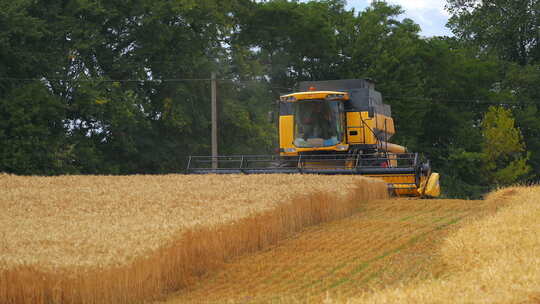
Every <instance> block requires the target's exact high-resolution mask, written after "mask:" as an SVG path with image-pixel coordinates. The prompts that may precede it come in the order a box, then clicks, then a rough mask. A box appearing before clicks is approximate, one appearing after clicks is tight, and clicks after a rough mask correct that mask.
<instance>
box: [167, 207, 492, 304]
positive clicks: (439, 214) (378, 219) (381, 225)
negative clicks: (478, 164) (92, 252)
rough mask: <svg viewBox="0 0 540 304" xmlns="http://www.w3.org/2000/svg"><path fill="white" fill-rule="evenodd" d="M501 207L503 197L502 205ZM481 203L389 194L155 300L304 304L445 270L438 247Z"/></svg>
mask: <svg viewBox="0 0 540 304" xmlns="http://www.w3.org/2000/svg"><path fill="white" fill-rule="evenodd" d="M501 204H502V202H501ZM497 209H498V206H494V205H493V203H491V205H490V204H488V203H487V202H486V201H465V200H443V199H436V200H417V199H393V200H379V201H373V202H369V203H364V204H363V205H362V207H361V209H360V210H359V211H358V213H356V214H355V215H353V216H351V217H349V218H346V219H343V220H340V221H334V222H330V223H326V224H322V225H319V226H315V227H310V228H307V229H305V230H304V231H302V232H301V233H298V234H296V235H294V236H292V237H291V238H289V239H287V240H285V241H282V242H280V243H279V244H278V245H277V246H274V247H272V248H268V249H266V250H264V251H262V252H259V253H256V254H253V255H248V256H243V257H239V258H237V259H234V260H232V261H230V262H229V263H227V264H225V265H224V267H223V268H222V269H221V270H220V271H218V272H215V273H210V274H206V275H205V276H204V277H201V278H200V280H199V281H198V282H197V283H196V284H195V285H192V286H190V287H188V288H185V289H182V290H180V291H178V292H176V293H174V294H171V295H169V296H168V297H167V298H165V299H163V300H161V301H159V302H158V303H167V304H170V303H276V302H277V303H289V302H300V303H304V302H305V303H307V302H313V301H320V300H322V299H324V298H325V297H327V296H328V295H335V296H339V297H340V298H343V297H353V296H355V295H357V294H359V293H360V292H364V291H366V290H376V289H380V288H385V287H390V286H394V285H396V284H402V283H406V282H410V281H413V280H422V279H425V278H429V277H440V276H444V275H445V264H444V263H443V262H442V261H440V260H439V258H438V256H437V249H438V247H439V246H440V244H441V242H442V241H443V240H444V238H445V237H446V235H448V233H449V232H450V231H453V230H455V229H458V228H459V227H460V225H461V223H462V222H463V220H464V219H468V218H473V217H479V216H483V215H486V214H489V213H491V212H494V211H495V210H497Z"/></svg>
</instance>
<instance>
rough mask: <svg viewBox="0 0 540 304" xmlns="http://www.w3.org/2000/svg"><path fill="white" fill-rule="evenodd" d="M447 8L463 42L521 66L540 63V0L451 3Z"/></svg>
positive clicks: (460, 0)
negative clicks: (539, 33)
mask: <svg viewBox="0 0 540 304" xmlns="http://www.w3.org/2000/svg"><path fill="white" fill-rule="evenodd" d="M447 8H448V10H449V12H450V13H451V14H452V17H451V18H450V21H449V23H448V24H449V26H450V28H451V29H452V31H453V32H454V34H456V36H457V37H459V38H460V39H461V40H463V41H467V42H470V43H471V45H474V46H475V47H476V48H477V49H479V50H481V51H491V52H495V53H496V54H497V55H499V56H501V58H503V59H505V60H508V61H511V62H516V63H519V64H521V65H525V64H528V63H538V62H539V61H540V36H539V35H538V28H539V27H540V1H538V0H490V1H476V0H448V5H447Z"/></svg>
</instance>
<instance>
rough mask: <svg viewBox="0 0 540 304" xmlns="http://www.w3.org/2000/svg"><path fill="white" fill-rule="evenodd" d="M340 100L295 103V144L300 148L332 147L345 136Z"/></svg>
mask: <svg viewBox="0 0 540 304" xmlns="http://www.w3.org/2000/svg"><path fill="white" fill-rule="evenodd" d="M342 107H343V105H342V103H341V102H340V101H325V100H314V101H299V102H296V103H295V104H294V117H295V122H294V125H295V128H294V145H295V146H296V147H298V148H316V147H331V146H335V145H337V144H339V143H340V142H341V141H342V137H343V124H342V115H343V114H342V113H343V111H342Z"/></svg>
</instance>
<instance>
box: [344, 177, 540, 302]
mask: <svg viewBox="0 0 540 304" xmlns="http://www.w3.org/2000/svg"><path fill="white" fill-rule="evenodd" d="M502 200H507V201H509V206H507V207H506V208H504V209H503V210H501V211H499V212H498V213H497V214H495V215H492V216H489V217H487V218H484V219H481V220H478V221H471V222H470V223H468V224H467V225H466V226H465V227H464V228H463V229H460V230H459V231H458V232H457V233H455V234H453V235H452V236H450V237H449V238H448V239H447V240H446V242H445V243H444V245H443V246H442V248H441V250H440V254H441V257H442V259H444V261H446V263H447V264H448V269H449V271H448V275H447V276H446V277H445V278H443V279H432V280H428V281H424V282H417V283H416V284H411V285H405V286H402V287H400V288H393V289H387V290H383V291H380V292H377V293H365V294H364V295H363V296H361V297H359V298H356V299H350V300H348V301H343V302H347V303H540V220H539V217H540V203H539V202H540V187H529V188H525V187H515V188H509V189H504V190H500V191H498V192H496V193H493V194H491V195H490V196H489V197H488V198H487V201H488V202H491V203H492V204H496V203H497V202H499V201H502ZM340 302H341V301H340Z"/></svg>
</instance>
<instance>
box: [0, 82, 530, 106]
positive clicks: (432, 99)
mask: <svg viewBox="0 0 540 304" xmlns="http://www.w3.org/2000/svg"><path fill="white" fill-rule="evenodd" d="M0 81H15V82H18V81H20V82H32V81H39V82H42V81H64V82H108V83H114V82H120V83H130V82H132V83H145V82H148V83H167V82H169V83H171V82H198V81H205V82H208V83H210V82H211V81H212V78H165V79H66V78H15V77H0ZM216 81H218V82H231V83H263V82H264V81H263V80H237V79H227V78H220V79H216ZM271 89H273V90H284V91H289V92H290V91H293V88H287V87H276V86H271ZM384 99H395V100H413V101H428V102H432V103H437V102H442V103H455V104H466V105H490V104H491V105H527V104H540V100H529V101H517V100H501V101H493V100H486V99H456V98H453V99H450V98H436V97H417V96H391V95H390V96H389V95H385V96H384ZM412 106H414V105H412Z"/></svg>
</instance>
